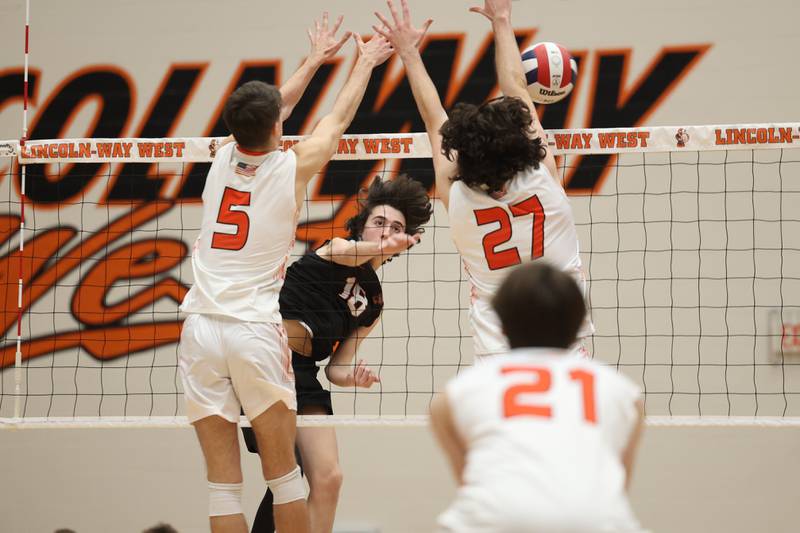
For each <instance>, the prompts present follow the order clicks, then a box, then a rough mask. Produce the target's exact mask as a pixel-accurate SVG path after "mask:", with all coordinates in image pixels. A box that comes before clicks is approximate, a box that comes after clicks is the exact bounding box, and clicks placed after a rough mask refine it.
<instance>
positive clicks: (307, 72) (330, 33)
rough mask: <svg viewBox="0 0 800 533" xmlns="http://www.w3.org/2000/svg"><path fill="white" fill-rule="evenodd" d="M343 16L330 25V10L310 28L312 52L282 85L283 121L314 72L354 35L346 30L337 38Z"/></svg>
mask: <svg viewBox="0 0 800 533" xmlns="http://www.w3.org/2000/svg"><path fill="white" fill-rule="evenodd" d="M342 20H343V17H342V16H339V18H338V19H336V22H335V23H334V25H333V28H331V27H329V23H328V12H327V11H325V12H324V13H323V14H322V22H319V21H316V20H315V21H314V28H313V29H309V30H308V32H307V33H308V40H309V41H311V52H310V53H309V54H308V57H307V58H306V59H305V61H303V64H302V65H300V67H299V68H298V69H297V70H296V71H295V73H294V74H292V75H291V76H290V77H289V79H288V80H286V82H284V84H283V85H281V88H280V91H281V99H282V100H283V105H282V106H281V122H283V121H285V120H286V119H287V118H289V115H291V114H292V110H293V109H294V106H296V105H297V102H299V101H300V98H302V96H303V93H304V92H305V91H306V88H307V87H308V84H309V83H311V80H312V78H313V77H314V74H316V73H317V70H319V67H321V66H322V65H323V64H324V63H325V62H326V61H328V60H330V59H331V58H333V57H334V56H335V55H336V54H337V53H338V52H339V49H341V48H342V46H343V45H344V43H346V42H347V40H348V39H349V38H350V36H351V35H352V32H349V31H347V32H344V34H343V35H342V36H341V37H339V38H337V37H336V32H337V31H338V30H339V27H340V26H341V25H342Z"/></svg>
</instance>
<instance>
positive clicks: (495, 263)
mask: <svg viewBox="0 0 800 533" xmlns="http://www.w3.org/2000/svg"><path fill="white" fill-rule="evenodd" d="M509 208H510V209H511V214H512V215H514V218H516V217H524V216H526V215H533V224H532V226H533V231H532V235H531V259H538V258H539V257H542V255H544V218H545V217H544V208H543V207H542V202H540V201H539V197H538V196H536V195H535V194H534V195H533V196H531V197H529V198H526V199H525V200H523V201H521V202H518V203H516V204H514V205H510V206H509ZM475 222H477V224H478V225H479V226H484V225H486V224H491V223H493V222H499V223H500V227H499V228H497V229H496V230H494V231H490V232H489V233H487V234H486V235H485V236H484V237H483V253H484V255H485V256H486V262H487V263H488V265H489V269H490V270H499V269H501V268H506V267H510V266H514V265H518V264H520V263H521V262H522V261H521V260H520V256H519V250H517V247H516V246H515V247H513V248H507V249H505V250H500V251H497V247H498V246H500V245H501V244H505V243H507V242H508V241H510V240H511V238H512V234H511V233H512V228H513V225H512V223H511V217H509V216H508V212H507V211H506V210H505V209H503V208H502V207H499V206H497V207H488V208H486V209H476V210H475Z"/></svg>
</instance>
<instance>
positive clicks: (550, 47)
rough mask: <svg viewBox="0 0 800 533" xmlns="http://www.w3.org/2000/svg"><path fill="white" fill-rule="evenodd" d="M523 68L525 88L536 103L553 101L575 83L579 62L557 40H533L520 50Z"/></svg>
mask: <svg viewBox="0 0 800 533" xmlns="http://www.w3.org/2000/svg"><path fill="white" fill-rule="evenodd" d="M522 68H523V70H524V71H525V78H526V79H527V80H528V92H529V93H530V95H531V99H533V101H534V102H535V103H537V104H554V103H556V102H558V101H559V100H561V99H563V98H565V97H566V96H567V95H568V94H569V93H570V92H571V91H572V88H573V87H574V86H575V80H576V79H577V78H578V64H577V63H576V62H575V59H574V58H573V57H572V56H571V55H570V53H569V52H567V49H566V48H564V47H563V46H561V45H560V44H556V43H536V44H534V45H533V46H531V47H529V48H526V49H525V50H524V51H523V52H522Z"/></svg>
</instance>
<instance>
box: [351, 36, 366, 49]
mask: <svg viewBox="0 0 800 533" xmlns="http://www.w3.org/2000/svg"><path fill="white" fill-rule="evenodd" d="M353 40H354V41H355V42H356V45H357V46H358V47H359V49H360V48H361V47H362V46H364V40H363V39H362V38H361V36H360V35H359V34H358V33H356V32H353Z"/></svg>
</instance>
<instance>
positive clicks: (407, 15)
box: [400, 0, 411, 24]
mask: <svg viewBox="0 0 800 533" xmlns="http://www.w3.org/2000/svg"><path fill="white" fill-rule="evenodd" d="M400 7H401V8H402V9H403V20H405V21H406V22H408V23H409V24H411V11H410V10H409V9H408V2H407V1H406V0H400Z"/></svg>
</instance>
